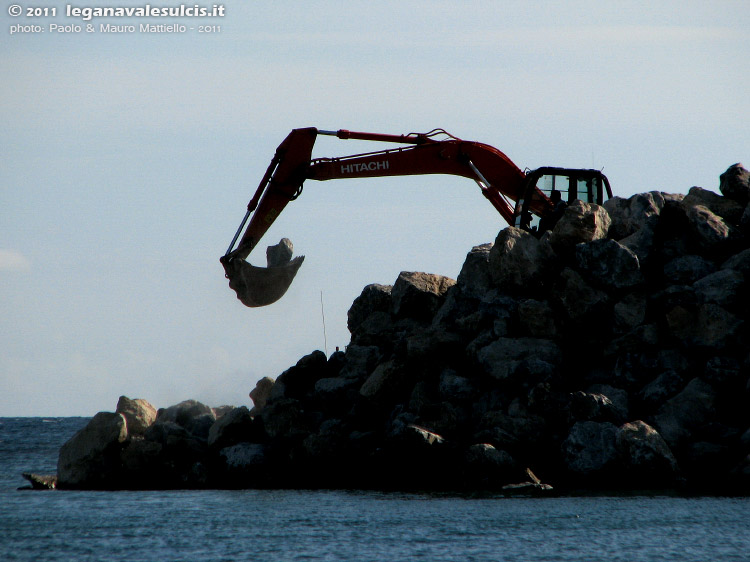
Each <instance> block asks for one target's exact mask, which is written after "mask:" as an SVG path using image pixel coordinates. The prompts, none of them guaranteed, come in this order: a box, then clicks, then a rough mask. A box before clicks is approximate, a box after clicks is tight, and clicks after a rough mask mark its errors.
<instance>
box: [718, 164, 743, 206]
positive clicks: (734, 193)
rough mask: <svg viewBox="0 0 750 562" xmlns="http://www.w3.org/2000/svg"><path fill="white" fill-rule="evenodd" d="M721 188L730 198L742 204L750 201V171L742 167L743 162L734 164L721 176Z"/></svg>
mask: <svg viewBox="0 0 750 562" xmlns="http://www.w3.org/2000/svg"><path fill="white" fill-rule="evenodd" d="M719 180H720V181H719V190H720V191H721V193H722V194H723V195H724V196H725V197H727V198H729V199H733V200H734V201H737V202H738V203H740V204H741V205H747V204H748V203H749V202H750V172H748V171H747V170H746V169H745V168H743V167H742V164H740V163H737V164H733V165H732V166H730V167H729V168H727V170H726V172H724V173H723V174H721V176H719Z"/></svg>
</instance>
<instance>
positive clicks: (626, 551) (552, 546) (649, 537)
mask: <svg viewBox="0 0 750 562" xmlns="http://www.w3.org/2000/svg"><path fill="white" fill-rule="evenodd" d="M87 422H88V419H87V418H0V561H10V560H29V561H31V560H34V561H43V560H50V561H68V560H70V561H77V562H80V561H89V560H90V561H120V560H121V561H151V560H153V561H162V562H163V561H203V560H206V561H214V560H216V561H234V560H238V561H240V560H253V561H269V560H270V561H273V560H284V561H286V560H300V561H311V560H330V561H334V560H341V561H344V560H345V561H358V560H366V561H381V560H388V561H391V560H404V561H408V560H426V561H443V560H450V561H454V560H455V561H485V560H486V561H502V560H518V561H548V562H551V561H571V562H572V561H576V562H581V561H599V560H602V561H605V560H606V561H611V560H622V561H628V562H636V561H641V560H642V561H649V562H654V561H662V560H675V561H677V560H679V561H682V562H684V561H693V560H694V561H701V562H703V561H731V560H738V561H739V560H742V561H750V499H748V498H731V497H690V498H686V497H670V496H647V495H643V496H639V495H632V496H625V497H622V496H593V497H592V496H574V497H545V498H531V497H529V498H506V497H500V496H498V497H488V496H481V497H477V496H456V495H443V494H426V493H425V494H419V493H408V494H407V493H384V492H363V491H354V490H351V491H349V490H340V491H330V490H325V491H319V490H232V491H227V490H202V491H187V490H186V491H148V492H134V491H123V492H88V491H62V490H45V491H32V490H28V489H23V488H24V487H26V484H27V482H26V481H25V480H24V479H23V478H22V476H21V474H22V473H23V472H36V473H42V474H53V473H54V472H55V467H56V463H57V453H58V451H59V448H60V446H61V445H62V444H63V443H64V442H65V441H67V440H68V439H69V438H70V437H71V436H72V435H73V434H74V433H75V432H76V431H77V430H78V429H80V428H82V427H83V426H84V425H85V424H86V423H87Z"/></svg>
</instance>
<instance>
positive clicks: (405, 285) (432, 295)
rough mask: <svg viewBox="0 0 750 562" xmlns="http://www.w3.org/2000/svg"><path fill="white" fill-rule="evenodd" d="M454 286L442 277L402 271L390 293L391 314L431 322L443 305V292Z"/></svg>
mask: <svg viewBox="0 0 750 562" xmlns="http://www.w3.org/2000/svg"><path fill="white" fill-rule="evenodd" d="M455 284H456V282H455V281H454V280H453V279H450V278H449V277H444V276H443V275H434V274H431V273H420V272H410V271H402V272H401V273H400V274H399V276H398V279H396V282H395V283H394V284H393V289H392V291H391V299H392V307H393V309H392V310H393V314H394V315H395V316H397V317H402V318H403V317H408V318H414V319H417V320H431V319H432V317H433V316H434V315H435V312H437V310H438V308H440V305H441V304H442V303H443V300H444V297H445V292H446V291H447V290H448V289H449V288H451V287H453V286H454V285H455Z"/></svg>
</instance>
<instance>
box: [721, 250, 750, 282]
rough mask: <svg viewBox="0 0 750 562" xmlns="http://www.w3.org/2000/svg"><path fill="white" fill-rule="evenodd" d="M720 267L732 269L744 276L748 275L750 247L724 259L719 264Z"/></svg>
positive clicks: (749, 271)
mask: <svg viewBox="0 0 750 562" xmlns="http://www.w3.org/2000/svg"><path fill="white" fill-rule="evenodd" d="M721 269H734V270H735V271H738V272H740V273H742V274H744V275H745V276H750V248H747V249H745V250H742V251H741V252H739V253H737V254H735V255H734V256H732V257H731V258H729V259H728V260H726V261H725V262H724V263H722V264H721Z"/></svg>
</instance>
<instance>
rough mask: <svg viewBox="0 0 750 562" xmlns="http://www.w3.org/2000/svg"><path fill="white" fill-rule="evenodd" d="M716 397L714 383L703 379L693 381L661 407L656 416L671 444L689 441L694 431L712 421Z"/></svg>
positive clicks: (657, 424) (660, 430) (662, 432)
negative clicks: (711, 383)
mask: <svg viewBox="0 0 750 562" xmlns="http://www.w3.org/2000/svg"><path fill="white" fill-rule="evenodd" d="M715 400H716V393H715V392H714V389H713V387H712V386H711V385H710V384H708V383H706V382H704V381H703V380H701V379H699V378H695V379H693V380H691V381H690V382H689V383H688V385H687V386H686V387H685V388H684V389H683V390H682V392H680V393H679V394H678V395H677V396H675V397H674V398H671V399H670V400H668V401H667V402H666V403H665V404H664V405H663V406H662V407H661V408H660V409H659V413H658V415H657V416H656V419H655V425H656V428H657V429H658V430H659V434H660V435H661V436H662V437H663V438H664V440H665V441H666V442H667V444H668V445H669V446H670V447H675V446H678V445H680V444H682V443H683V442H685V441H686V440H689V439H690V438H691V434H692V432H693V431H695V430H696V429H698V428H700V427H702V426H703V425H705V424H707V423H709V421H712V418H713V416H714V402H715Z"/></svg>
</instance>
